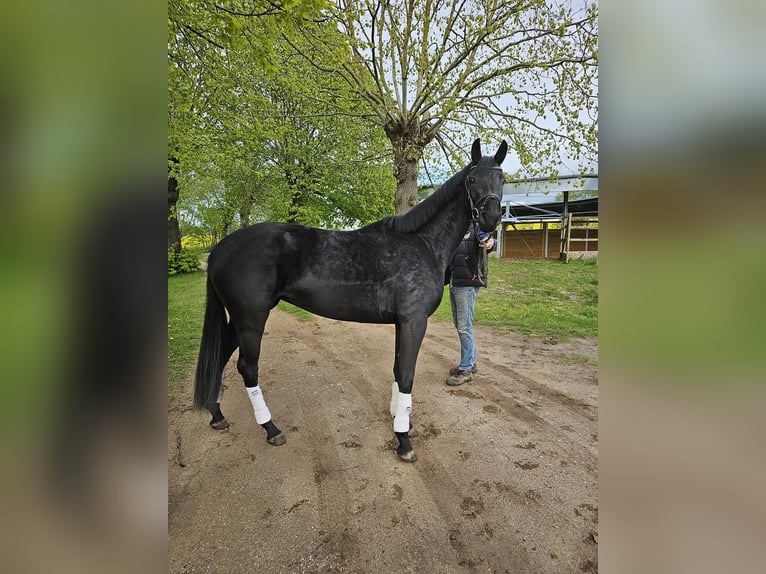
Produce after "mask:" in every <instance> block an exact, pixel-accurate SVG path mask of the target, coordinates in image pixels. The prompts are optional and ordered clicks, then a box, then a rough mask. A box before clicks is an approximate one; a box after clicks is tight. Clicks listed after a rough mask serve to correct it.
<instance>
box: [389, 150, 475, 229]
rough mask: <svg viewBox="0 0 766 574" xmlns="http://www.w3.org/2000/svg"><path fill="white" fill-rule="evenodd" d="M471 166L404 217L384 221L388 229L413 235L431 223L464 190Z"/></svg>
mask: <svg viewBox="0 0 766 574" xmlns="http://www.w3.org/2000/svg"><path fill="white" fill-rule="evenodd" d="M470 167H471V165H470V164H469V165H467V166H466V167H465V168H463V169H462V170H461V171H459V172H458V173H456V174H455V175H453V176H452V177H451V178H449V179H448V180H447V181H445V182H444V183H443V184H442V185H441V186H440V187H439V189H437V190H436V191H435V192H433V193H432V194H431V195H429V196H428V197H427V198H425V199H424V200H423V201H421V202H420V203H419V204H417V205H416V206H415V207H413V208H412V209H411V210H409V211H408V212H407V213H403V214H402V215H392V216H390V217H386V218H384V219H383V223H384V224H385V226H386V227H387V228H388V229H391V230H393V231H398V232H403V233H412V232H414V231H417V230H418V229H420V228H421V227H423V225H425V224H426V223H428V222H429V221H431V219H433V217H434V216H435V215H436V214H437V213H439V212H440V211H441V210H442V208H443V207H444V205H445V204H446V203H448V202H449V201H450V200H451V199H452V198H453V196H454V195H455V193H456V192H459V191H462V190H463V181H464V180H465V178H466V176H467V175H468V170H469V169H470Z"/></svg>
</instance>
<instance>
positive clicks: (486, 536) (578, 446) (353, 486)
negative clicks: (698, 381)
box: [168, 311, 598, 574]
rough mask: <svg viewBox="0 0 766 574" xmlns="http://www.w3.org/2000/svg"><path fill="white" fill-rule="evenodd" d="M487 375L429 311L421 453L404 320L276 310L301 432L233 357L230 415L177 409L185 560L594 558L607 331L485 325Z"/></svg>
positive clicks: (518, 561)
mask: <svg viewBox="0 0 766 574" xmlns="http://www.w3.org/2000/svg"><path fill="white" fill-rule="evenodd" d="M476 338H477V346H478V350H479V358H478V365H479V369H480V372H479V374H478V375H475V376H474V380H473V381H472V382H470V383H467V384H465V385H463V386H461V387H457V388H453V387H448V386H447V385H445V384H444V380H445V378H446V376H447V370H448V369H449V368H450V367H451V366H453V365H454V364H456V362H457V359H458V358H459V345H458V341H457V335H456V334H455V331H454V329H453V327H452V325H451V324H448V323H440V322H436V321H433V320H432V321H430V322H429V327H428V333H427V335H426V339H425V341H424V343H423V347H422V350H421V353H420V358H419V361H418V367H417V372H416V376H415V387H414V391H413V415H412V421H413V424H414V425H415V427H416V428H417V429H418V430H419V431H420V437H419V438H416V439H414V440H413V445H414V447H415V450H416V452H417V454H418V461H417V462H415V463H414V464H408V463H405V462H401V461H400V460H399V459H398V458H397V457H396V454H395V453H394V447H395V446H396V440H395V438H394V436H393V432H392V428H391V424H392V421H391V417H390V415H389V413H388V403H389V399H390V387H391V382H392V374H391V367H392V364H393V346H394V328H393V326H388V325H365V324H356V323H343V322H339V321H332V320H329V319H322V318H317V319H316V320H314V321H313V322H310V323H302V322H299V321H297V320H296V319H295V318H294V317H292V316H291V315H288V314H286V313H283V312H280V311H274V312H273V313H272V316H271V318H270V319H269V322H268V324H267V335H266V337H264V343H263V350H262V355H261V382H262V387H263V389H264V394H265V396H266V399H267V401H268V404H269V408H270V409H271V412H272V414H273V416H274V421H275V422H276V423H277V425H278V426H279V427H280V428H281V429H282V430H283V431H284V432H285V434H286V436H287V444H286V445H284V446H282V447H278V448H277V447H273V446H270V445H268V444H267V443H266V441H265V433H264V432H263V430H262V429H261V428H260V427H259V426H258V425H257V424H256V422H255V419H254V417H253V413H252V409H251V407H250V402H249V401H248V399H247V396H246V394H245V392H244V390H243V389H244V387H243V384H242V379H241V378H240V377H239V375H238V374H237V372H236V368H235V359H236V355H235V357H234V358H233V359H232V361H230V362H229V364H228V366H227V367H226V371H225V377H224V382H225V385H226V389H227V391H226V393H225V395H224V399H223V403H222V410H223V412H224V414H225V415H226V417H227V418H228V419H229V421H230V422H231V423H232V426H231V428H230V430H228V431H225V432H216V431H213V430H212V429H210V428H209V427H208V420H209V417H208V415H207V413H203V412H199V411H192V410H190V409H189V408H188V405H189V404H191V394H192V390H191V379H189V380H188V381H187V382H186V383H185V384H183V385H180V387H179V390H178V392H177V398H176V400H175V401H174V404H172V405H171V409H170V413H169V417H168V423H169V424H168V429H169V430H168V461H169V462H168V479H169V509H168V528H169V564H170V572H173V573H196V572H216V573H228V574H237V573H250V572H265V573H280V572H284V573H294V572H296V573H297V572H301V573H303V572H305V573H314V572H317V573H324V572H328V573H329V572H333V573H351V572H355V573H356V572H358V573H389V572H391V573H397V574H403V573H406V572H423V573H428V574H431V573H442V572H443V573H452V572H457V573H462V572H501V573H502V572H509V573H520V572H529V573H553V572H561V573H572V572H595V571H597V560H598V559H597V550H598V548H597V543H598V508H597V504H598V503H597V500H598V499H597V496H598V486H597V484H598V475H597V472H598V434H597V433H598V425H597V412H598V411H597V401H598V379H597V360H598V359H597V354H598V347H597V343H596V341H595V340H578V341H573V342H568V343H566V344H563V343H557V342H555V341H540V340H531V339H527V338H525V337H523V336H521V335H516V334H508V333H503V332H499V331H496V330H491V329H485V328H477V329H476Z"/></svg>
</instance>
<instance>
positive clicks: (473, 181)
mask: <svg viewBox="0 0 766 574" xmlns="http://www.w3.org/2000/svg"><path fill="white" fill-rule="evenodd" d="M468 181H469V182H470V183H476V178H475V177H469V178H468Z"/></svg>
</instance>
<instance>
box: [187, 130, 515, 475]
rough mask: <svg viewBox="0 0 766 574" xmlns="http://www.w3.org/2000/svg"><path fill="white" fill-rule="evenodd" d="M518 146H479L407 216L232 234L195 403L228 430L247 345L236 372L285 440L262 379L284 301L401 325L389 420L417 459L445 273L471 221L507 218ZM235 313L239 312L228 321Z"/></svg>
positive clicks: (277, 441) (220, 264) (222, 260)
mask: <svg viewBox="0 0 766 574" xmlns="http://www.w3.org/2000/svg"><path fill="white" fill-rule="evenodd" d="M507 150H508V144H507V143H506V142H505V141H503V142H502V143H501V145H500V148H499V149H498V150H497V153H495V155H494V157H489V156H487V157H482V155H481V145H480V143H479V140H478V139H477V140H476V141H474V142H473V146H472V148H471V163H470V164H469V165H467V166H466V167H465V168H464V169H463V170H461V171H460V172H459V173H457V174H455V175H453V176H452V177H451V178H450V179H449V180H447V182H446V183H445V184H444V185H442V186H441V187H440V188H439V189H438V190H437V191H436V192H435V193H433V194H432V195H431V196H430V197H428V198H427V199H426V200H424V201H423V202H421V203H420V204H419V205H418V206H416V207H414V208H413V209H412V210H410V211H409V212H407V213H405V214H403V215H398V216H393V217H388V218H385V219H382V220H380V221H377V222H375V223H372V224H370V225H368V226H366V227H362V228H361V229H357V230H354V231H327V230H323V229H315V228H310V227H304V226H301V225H295V224H288V223H259V224H257V225H253V226H251V227H247V228H244V229H240V230H238V231H236V232H234V233H232V234H231V235H228V236H227V237H225V238H224V239H223V240H222V241H221V242H220V243H219V244H218V245H217V246H216V247H215V248H214V249H213V250H212V252H211V253H210V257H209V258H208V271H207V272H208V279H207V306H206V309H205V323H204V326H203V329H202V341H201V344H200V352H199V361H198V363H197V373H196V382H195V388H194V404H195V406H196V407H197V408H202V407H205V408H207V409H208V411H210V413H211V414H212V415H213V419H212V421H211V422H210V425H211V426H212V427H213V428H214V429H219V430H220V429H225V428H226V427H228V422H227V421H226V419H225V418H224V416H223V414H222V413H221V408H220V401H221V388H222V380H221V379H222V373H223V368H224V366H225V364H226V362H227V361H228V360H229V358H230V357H231V354H232V353H233V352H234V350H235V349H236V348H237V347H239V360H238V361H237V369H238V371H239V373H240V374H241V375H242V378H243V379H244V381H245V387H246V389H247V392H248V394H249V396H250V400H251V402H252V404H253V410H254V412H255V418H256V422H257V423H258V424H260V425H261V426H262V427H263V428H264V429H265V430H266V440H267V441H268V442H269V443H270V444H273V445H281V444H284V442H285V437H284V435H283V434H282V433H281V431H280V430H279V429H278V428H277V426H276V425H275V424H274V422H273V421H272V420H271V413H270V412H269V409H268V407H267V406H266V402H265V401H264V399H263V394H262V393H261V389H260V387H259V386H258V358H259V355H260V351H261V337H262V336H263V331H264V327H265V325H266V319H268V316H269V312H270V311H271V309H273V308H274V306H275V305H276V304H277V302H278V301H279V300H280V299H284V300H285V301H288V302H289V303H292V304H293V305H297V306H298V307H302V308H303V309H306V310H307V311H310V312H312V313H315V314H317V315H323V316H325V317H329V318H331V319H339V320H342V321H357V322H361V323H393V324H394V325H396V351H395V359H394V381H395V382H394V384H393V386H392V392H391V416H392V417H394V433H395V434H396V437H397V438H398V439H399V447H398V448H397V449H396V452H397V454H398V455H399V457H401V458H402V459H403V460H406V461H414V460H415V459H416V456H415V452H414V450H413V449H412V445H411V443H410V440H409V437H411V436H416V435H417V433H416V432H415V431H414V429H412V426H411V425H410V422H409V414H410V412H411V411H412V384H413V378H414V373H415V363H416V361H417V358H418V351H419V350H420V344H421V342H422V341H423V337H424V335H425V332H426V325H427V322H428V317H429V316H430V315H431V314H432V313H433V312H434V311H435V310H436V308H437V307H438V306H439V303H440V302H441V298H442V293H443V290H444V277H445V270H446V268H447V265H448V264H449V261H450V259H451V257H452V254H453V253H454V252H455V250H456V249H457V246H458V244H459V243H460V241H461V239H462V238H463V235H464V234H465V231H466V229H467V228H468V224H469V222H470V221H471V220H473V221H477V222H478V224H479V227H480V228H481V229H482V230H483V231H493V230H494V229H495V227H497V225H498V223H499V222H500V199H501V196H502V189H503V183H504V175H503V171H502V169H501V167H500V164H501V163H502V162H503V160H504V159H505V155H506V152H507ZM226 311H228V315H229V319H228V320H227V316H226Z"/></svg>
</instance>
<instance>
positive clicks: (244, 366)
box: [237, 311, 286, 446]
mask: <svg viewBox="0 0 766 574" xmlns="http://www.w3.org/2000/svg"><path fill="white" fill-rule="evenodd" d="M268 317H269V312H268V311H266V312H263V313H258V314H257V315H256V317H255V318H254V319H251V320H250V321H249V322H248V323H247V325H243V326H242V327H240V330H239V360H238V361H237V370H238V371H239V374H240V375H242V379H243V380H244V381H245V388H246V390H247V394H248V396H249V397H250V402H251V404H252V405H253V412H254V413H255V421H256V422H257V423H258V424H259V425H261V426H262V427H263V428H264V430H265V431H266V441H267V442H268V443H269V444H272V445H274V446H279V445H282V444H285V442H286V439H285V436H284V435H283V434H282V431H280V430H279V428H277V425H275V424H274V421H272V420H271V412H270V411H269V407H268V406H266V401H265V400H264V398H263V392H262V391H261V388H260V387H259V386H258V360H259V358H260V355H261V339H262V337H263V330H264V327H265V325H266V319H268Z"/></svg>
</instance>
